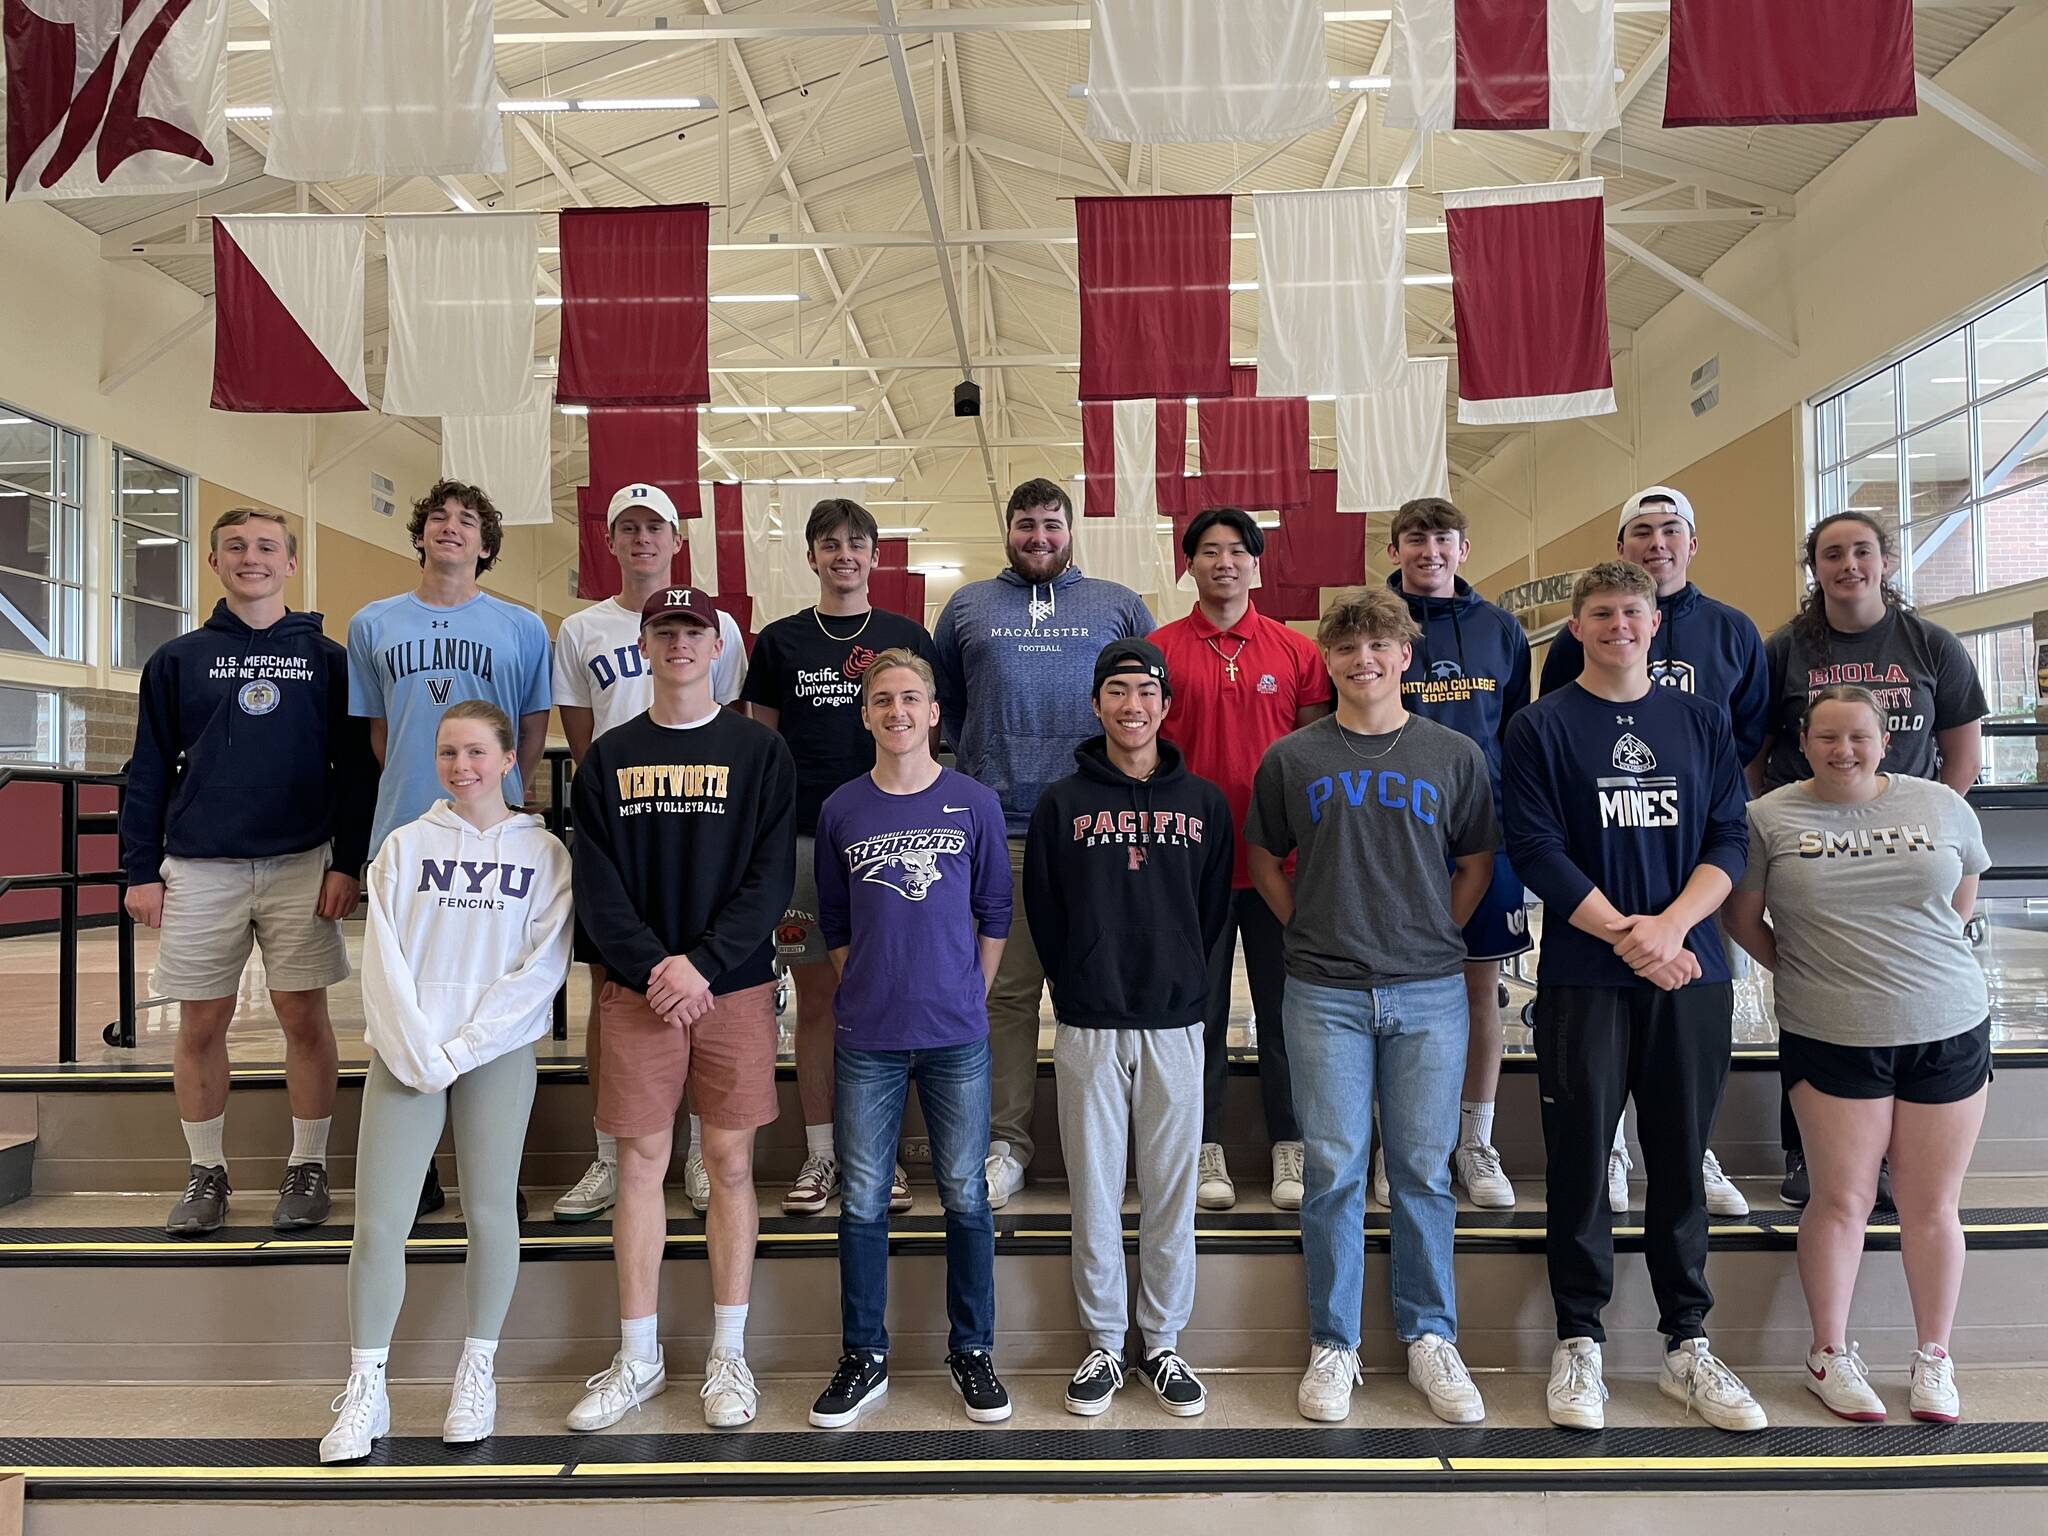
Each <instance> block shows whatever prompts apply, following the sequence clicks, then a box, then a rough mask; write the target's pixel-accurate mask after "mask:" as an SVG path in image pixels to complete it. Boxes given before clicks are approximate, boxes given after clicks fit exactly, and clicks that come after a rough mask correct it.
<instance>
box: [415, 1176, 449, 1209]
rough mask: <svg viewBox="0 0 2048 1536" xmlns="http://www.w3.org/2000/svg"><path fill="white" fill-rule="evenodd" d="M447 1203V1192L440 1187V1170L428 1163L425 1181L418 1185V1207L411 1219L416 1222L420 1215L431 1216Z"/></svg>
mask: <svg viewBox="0 0 2048 1536" xmlns="http://www.w3.org/2000/svg"><path fill="white" fill-rule="evenodd" d="M447 1203H448V1192H447V1191H446V1190H444V1189H443V1188H441V1175H440V1172H439V1171H438V1170H437V1169H436V1168H435V1167H434V1165H433V1164H432V1163H429V1164H427V1177H426V1182H425V1183H423V1184H421V1185H420V1208H419V1211H418V1213H417V1214H416V1215H415V1216H414V1217H413V1220H414V1221H415V1222H417V1221H418V1220H419V1219H420V1217H422V1216H431V1215H432V1214H433V1213H434V1212H436V1211H438V1210H440V1209H441V1207H442V1206H444V1205H446V1204H447Z"/></svg>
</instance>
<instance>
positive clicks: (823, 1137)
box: [804, 1120, 832, 1161]
mask: <svg viewBox="0 0 2048 1536" xmlns="http://www.w3.org/2000/svg"><path fill="white" fill-rule="evenodd" d="M804 1150H805V1151H806V1152H808V1153H810V1154H811V1156H813V1157H822V1158H825V1159H826V1160H828V1161H829V1160H830V1159H831V1157H832V1122H831V1121H829V1120H828V1121H826V1122H825V1123H824V1124H823V1125H807V1126H805V1127H804Z"/></svg>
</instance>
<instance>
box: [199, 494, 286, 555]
mask: <svg viewBox="0 0 2048 1536" xmlns="http://www.w3.org/2000/svg"><path fill="white" fill-rule="evenodd" d="M244 523H275V524H277V526H278V527H279V528H282V529H283V530H284V552H285V553H286V554H287V555H289V556H291V557H292V559H294V560H296V559H298V558H299V536H298V535H297V534H296V533H293V532H292V525H291V524H290V523H288V522H286V521H285V517H284V514H283V513H282V512H273V511H271V510H270V509H269V508H268V507H236V508H235V509H234V510H233V511H230V512H223V513H221V515H220V516H219V517H216V518H215V519H214V520H213V527H212V528H211V529H209V530H208V532H207V535H206V547H207V548H208V549H210V550H212V551H213V552H214V553H215V554H219V553H220V531H221V529H223V528H239V527H241V526H242V524H244Z"/></svg>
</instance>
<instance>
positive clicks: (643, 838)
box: [570, 709, 796, 996]
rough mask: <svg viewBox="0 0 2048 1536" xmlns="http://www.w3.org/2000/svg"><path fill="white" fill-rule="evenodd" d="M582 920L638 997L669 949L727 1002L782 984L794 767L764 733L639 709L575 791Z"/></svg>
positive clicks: (608, 736)
mask: <svg viewBox="0 0 2048 1536" xmlns="http://www.w3.org/2000/svg"><path fill="white" fill-rule="evenodd" d="M570 805H571V807H572V808H573V810H574V814H575V842H574V845H573V846H572V848H571V850H570V852H571V855H572V857H573V860H574V865H575V889H576V920H577V923H578V924H579V925H580V926H581V927H582V929H583V932H584V933H585V935H587V936H588V938H589V939H590V942H591V943H592V945H594V946H595V947H596V949H597V952H598V955H599V957H600V958H601V959H602V960H603V962H604V967H605V971H606V972H607V974H608V976H609V978H610V979H611V980H614V981H616V982H618V983H619V985H620V986H623V987H628V988H631V989H632V990H633V991H635V992H645V991H646V990H647V978H648V975H649V973H651V972H652V971H653V969H654V968H655V967H656V966H657V965H659V964H661V962H662V961H663V960H665V959H667V958H668V957H669V956H670V955H682V956H685V957H686V958H687V959H688V960H689V962H690V963H691V964H692V965H694V966H695V967H696V968H697V972H698V974H699V975H701V976H702V977H703V978H704V979H705V980H706V981H708V982H710V983H711V990H712V991H713V992H714V993H716V994H718V995H720V996H723V995H724V994H725V993H728V992H737V991H739V990H741V989H742V988H744V987H752V986H758V985H759V984H761V983H762V982H765V981H773V980H774V979H775V925H776V924H777V923H778V922H780V921H781V920H782V914H783V911H784V910H785V909H786V908H787V907H788V906H789V895H790V891H791V890H792V889H793V888H794V887H795V885H796V766H795V764H794V763H793V762H792V761H791V759H790V755H789V747H788V746H787V744H785V743H784V741H783V739H782V738H781V737H780V736H778V735H776V733H775V732H773V731H771V730H769V729H768V727H766V726H765V725H761V724H759V723H757V722H755V721H752V720H748V719H746V718H744V717H743V716H740V715H737V714H734V713H733V712H732V711H731V710H729V709H720V710H719V711H718V712H717V713H716V714H715V715H713V716H712V717H711V719H710V720H708V721H707V722H705V723H704V724H702V725H697V726H683V727H673V726H665V725H657V724H655V723H654V717H653V716H652V715H640V716H638V717H636V718H634V719H632V720H628V721H627V722H626V723H625V724H624V725H619V726H614V727H613V728H612V729H611V730H609V731H606V732H605V733H604V734H603V735H602V736H600V737H598V738H597V740H596V741H594V742H592V743H591V744H590V750H589V751H588V752H586V753H585V754H584V755H583V765H582V766H581V767H580V768H578V769H577V770H576V779H575V783H574V786H573V787H572V788H571V790H570Z"/></svg>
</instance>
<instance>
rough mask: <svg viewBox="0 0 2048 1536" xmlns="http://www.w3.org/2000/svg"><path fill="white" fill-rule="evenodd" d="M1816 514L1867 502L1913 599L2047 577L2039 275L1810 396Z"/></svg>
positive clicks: (2046, 383)
mask: <svg viewBox="0 0 2048 1536" xmlns="http://www.w3.org/2000/svg"><path fill="white" fill-rule="evenodd" d="M1814 435H1815V439H1816V443H1817V446H1818V458H1819V469H1820V483H1819V487H1818V489H1819V499H1818V502H1817V505H1818V507H1819V511H1820V515H1821V516H1823V517H1825V516H1826V515H1827V514H1828V513H1830V512H1840V511H1854V512H1867V513H1870V514H1871V515H1872V516H1874V517H1875V518H1876V519H1877V520H1878V521H1879V522H1881V523H1882V524H1883V525H1884V526H1885V527H1886V529H1887V530H1889V531H1890V532H1891V533H1892V534H1893V535H1894V536H1895V537H1896V538H1897V540H1898V545H1899V555H1900V559H1899V578H1900V582H1901V584H1902V586H1903V587H1904V589H1905V591H1906V593H1907V595H1908V596H1909V597H1911V599H1912V600H1913V601H1914V602H1915V603H1917V604H1920V605H1922V606H1929V605H1932V604H1935V603H1942V602H1947V601H1948V600H1950V599H1951V598H1957V597H1967V596H1969V595H1971V594H1972V593H1977V592H1989V591H1993V590H1995V589H1997V588H1999V587H2009V586H2012V585H2013V584H2014V583H2016V582H2022V581H2033V580H2035V579H2037V578H2039V577H2043V576H2048V284H2036V285H2035V286H2033V287H2031V288H2029V289H2027V290H2026V292H2024V293H2021V294H2019V295H2017V296H2016V297H2014V298H2011V299H2007V300H2006V301H2004V302H2003V303H2001V304H1999V305H1998V306H1997V307H1996V308H1994V309H1991V310H1988V311H1987V312H1985V313H1984V314H1981V315H1979V316H1978V317H1977V318H1976V319H1974V320H1972V321H1970V322H1969V323H1968V324H1966V325H1964V326H1962V327H1960V328H1958V329H1957V330H1954V331H1951V332H1949V333H1948V334H1947V335H1946V336H1943V337H1942V338H1940V339H1939V340H1938V341H1933V342H1930V343H1928V344H1927V345H1926V346H1924V347H1921V348H1920V349H1919V350H1918V351H1916V352H1914V353H1913V354H1912V355H1911V356H1910V357H1907V358H1905V359H1903V360H1902V361H1900V362H1897V363H1894V364H1892V365H1890V366H1889V367H1887V368H1885V369H1883V370H1882V371H1881V372H1878V373H1874V374H1872V375H1871V376H1870V377H1869V378H1866V379H1863V380H1860V381H1859V382H1857V383H1856V384H1853V385H1851V386H1850V387H1849V388H1847V389H1845V390H1842V391H1841V392H1840V393H1838V394H1834V395H1830V396H1828V397H1827V398H1826V399H1824V400H1821V401H1820V402H1818V403H1817V405H1816V406H1815V411H1814Z"/></svg>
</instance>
